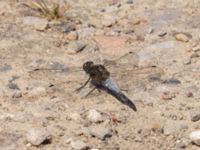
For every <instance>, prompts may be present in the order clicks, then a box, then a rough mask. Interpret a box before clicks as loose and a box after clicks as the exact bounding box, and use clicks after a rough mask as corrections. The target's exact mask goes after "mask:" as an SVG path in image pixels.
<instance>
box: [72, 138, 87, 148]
mask: <svg viewBox="0 0 200 150" xmlns="http://www.w3.org/2000/svg"><path fill="white" fill-rule="evenodd" d="M71 147H72V148H73V149H75V150H87V149H89V146H88V145H87V144H86V143H85V142H83V141H81V140H77V141H71Z"/></svg>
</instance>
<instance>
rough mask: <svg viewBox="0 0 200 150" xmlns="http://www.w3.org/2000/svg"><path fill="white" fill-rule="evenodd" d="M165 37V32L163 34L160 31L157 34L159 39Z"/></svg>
mask: <svg viewBox="0 0 200 150" xmlns="http://www.w3.org/2000/svg"><path fill="white" fill-rule="evenodd" d="M165 35H167V32H164V31H162V32H160V33H159V34H158V36H159V37H164V36H165Z"/></svg>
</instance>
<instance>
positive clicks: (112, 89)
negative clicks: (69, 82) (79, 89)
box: [95, 78, 137, 111]
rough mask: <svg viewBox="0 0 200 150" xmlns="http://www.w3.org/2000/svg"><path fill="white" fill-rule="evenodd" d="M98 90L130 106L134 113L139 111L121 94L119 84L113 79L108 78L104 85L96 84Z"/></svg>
mask: <svg viewBox="0 0 200 150" xmlns="http://www.w3.org/2000/svg"><path fill="white" fill-rule="evenodd" d="M95 85H96V86H97V87H98V88H101V89H103V90H105V91H106V92H108V93H109V94H111V95H112V96H113V97H115V98H116V99H117V100H119V101H120V102H121V103H123V104H125V105H127V106H129V107H130V108H131V109H133V110H134V111H137V108H136V106H135V104H134V103H133V102H132V101H131V100H130V99H129V98H128V97H127V96H126V95H125V94H124V93H122V92H121V90H120V89H119V87H118V86H117V84H116V83H115V82H114V81H113V80H112V79H111V78H108V79H107V80H106V81H104V83H103V84H101V85H100V84H95Z"/></svg>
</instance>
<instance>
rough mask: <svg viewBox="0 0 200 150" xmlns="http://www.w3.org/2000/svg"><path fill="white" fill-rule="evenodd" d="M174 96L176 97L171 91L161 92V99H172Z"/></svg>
mask: <svg viewBox="0 0 200 150" xmlns="http://www.w3.org/2000/svg"><path fill="white" fill-rule="evenodd" d="M175 97H176V95H175V94H174V93H171V92H163V94H162V99H163V100H172V99H173V98H175Z"/></svg>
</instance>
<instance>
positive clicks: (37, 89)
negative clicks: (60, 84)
mask: <svg viewBox="0 0 200 150" xmlns="http://www.w3.org/2000/svg"><path fill="white" fill-rule="evenodd" d="M45 94H46V89H45V87H42V86H38V87H34V88H33V89H32V90H30V91H29V93H28V95H29V96H30V97H35V96H41V95H45Z"/></svg>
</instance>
